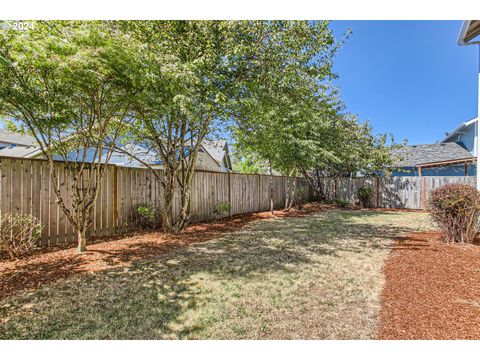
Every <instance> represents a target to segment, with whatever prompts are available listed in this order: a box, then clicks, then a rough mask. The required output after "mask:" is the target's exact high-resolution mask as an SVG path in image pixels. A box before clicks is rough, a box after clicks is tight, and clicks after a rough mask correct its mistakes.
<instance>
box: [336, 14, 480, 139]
mask: <svg viewBox="0 0 480 360" xmlns="http://www.w3.org/2000/svg"><path fill="white" fill-rule="evenodd" d="M461 24H462V22H461V21H332V22H331V23H330V27H331V29H332V30H333V31H334V35H335V37H337V38H340V37H341V36H342V34H343V33H344V32H345V31H346V30H347V29H348V28H350V29H351V30H352V34H351V36H350V38H349V39H348V40H347V41H346V43H345V45H344V46H343V48H342V49H340V52H339V54H338V55H337V57H336V59H335V63H334V70H335V72H337V73H338V75H339V79H338V80H336V81H335V83H336V84H337V85H338V86H339V87H340V90H341V93H342V97H343V99H344V100H345V102H346V105H347V109H348V111H350V112H352V113H354V114H357V115H358V116H359V118H360V119H361V120H369V121H370V122H371V124H372V125H373V127H374V129H375V132H382V133H383V132H391V133H393V134H394V136H395V140H396V141H401V140H403V139H407V140H408V143H409V144H424V143H433V142H435V141H436V140H440V139H441V138H443V136H444V134H445V132H446V131H451V130H453V129H454V128H455V127H456V126H457V125H458V124H460V123H461V122H462V121H466V120H469V119H471V118H474V117H476V116H477V86H478V85H477V78H478V75H477V69H478V46H458V45H457V44H456V41H457V36H458V33H459V31H460V27H461Z"/></svg>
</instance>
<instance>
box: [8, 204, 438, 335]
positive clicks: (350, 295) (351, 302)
mask: <svg viewBox="0 0 480 360" xmlns="http://www.w3.org/2000/svg"><path fill="white" fill-rule="evenodd" d="M429 226H430V225H429V222H428V220H427V215H426V214H422V213H407V212H404V213H386V212H385V213H380V212H367V211H327V212H321V213H317V214H313V215H309V216H306V217H298V218H294V217H290V218H282V219H275V220H263V221H259V222H255V223H252V224H250V225H248V226H247V227H245V228H243V229H242V230H241V231H238V232H235V233H231V234H228V235H226V236H225V237H224V238H221V239H217V240H212V241H209V242H206V243H201V244H196V245H192V246H188V247H184V248H181V249H178V250H177V251H175V252H173V253H171V254H169V255H165V256H161V257H158V258H155V259H153V260H149V261H146V262H141V263H137V264H135V265H133V266H130V267H126V268H120V269H115V270H109V271H105V272H100V273H96V274H93V275H87V276H85V275H84V276H81V277H77V278H74V279H70V280H67V281H63V282H60V283H57V284H56V285H53V286H48V287H44V288H41V289H38V290H36V291H33V292H30V293H24V294H20V295H17V296H13V297H10V298H7V299H5V300H4V301H2V302H0V319H1V320H0V338H3V339H13V338H15V339H18V338H20V339H25V338H26V339H177V338H187V339H190V338H194V339H203V338H213V339H245V338H248V339H264V338H274V339H291V338H296V339H310V338H320V339H348V338H350V339H351V338H353V339H365V338H370V337H372V336H373V335H374V332H375V329H376V325H377V318H378V310H379V294H380V291H381V288H382V285H383V281H384V280H383V276H382V273H381V267H382V265H383V263H384V261H385V259H386V257H387V255H388V252H389V246H390V244H391V241H392V240H391V239H392V238H393V237H395V236H396V235H398V234H400V233H403V232H407V231H420V230H424V229H426V228H428V227H429Z"/></svg>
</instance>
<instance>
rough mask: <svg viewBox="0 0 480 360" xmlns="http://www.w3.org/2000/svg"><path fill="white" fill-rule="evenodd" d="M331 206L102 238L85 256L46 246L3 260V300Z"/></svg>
mask: <svg viewBox="0 0 480 360" xmlns="http://www.w3.org/2000/svg"><path fill="white" fill-rule="evenodd" d="M328 208H331V206H328V205H321V204H315V203H310V204H306V205H305V206H303V208H302V209H301V210H297V209H292V210H291V211H290V212H285V211H275V212H274V214H273V215H272V214H271V213H270V212H262V213H254V214H245V215H239V216H234V217H231V218H228V219H223V220H220V221H216V222H211V223H199V224H194V225H192V226H189V227H188V228H187V229H186V230H185V231H183V232H182V233H180V234H165V233H161V232H150V233H143V234H133V235H130V236H125V237H117V238H113V239H112V238H110V241H105V239H98V240H96V241H95V240H94V241H93V243H91V244H89V245H88V246H87V248H88V250H87V251H86V252H85V253H83V254H81V255H79V254H77V253H76V250H75V249H74V248H73V247H74V246H75V244H71V245H69V248H63V249H62V248H60V249H59V248H56V249H52V248H47V249H42V250H40V251H38V252H37V253H36V254H32V256H30V257H27V258H23V259H18V260H15V261H10V260H7V259H3V260H2V259H0V300H2V299H4V298H6V297H8V296H10V295H12V294H14V293H16V292H18V291H21V290H32V289H35V288H37V287H40V286H43V285H46V284H49V283H53V282H55V281H58V280H61V279H66V278H69V277H72V276H75V275H79V274H82V273H92V272H96V271H101V270H105V269H109V268H114V267H121V266H128V265H129V264H131V263H132V262H134V261H138V260H142V259H148V258H152V257H155V256H158V255H161V254H165V253H168V252H171V251H173V250H174V249H176V248H178V247H180V246H186V245H188V244H192V243H198V242H203V241H207V240H211V239H214V238H217V237H220V236H222V235H223V234H225V233H228V232H232V231H235V230H238V229H240V228H241V227H243V226H245V225H246V224H248V223H250V222H252V221H255V220H260V219H268V218H278V217H288V216H305V215H308V214H310V213H313V212H318V211H322V210H325V209H328Z"/></svg>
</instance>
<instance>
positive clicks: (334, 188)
mask: <svg viewBox="0 0 480 360" xmlns="http://www.w3.org/2000/svg"><path fill="white" fill-rule="evenodd" d="M333 198H334V199H336V198H337V178H335V179H334V181H333Z"/></svg>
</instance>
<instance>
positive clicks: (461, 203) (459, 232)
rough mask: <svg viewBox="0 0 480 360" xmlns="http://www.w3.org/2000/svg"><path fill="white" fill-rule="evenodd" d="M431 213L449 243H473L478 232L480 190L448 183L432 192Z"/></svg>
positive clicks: (429, 204)
mask: <svg viewBox="0 0 480 360" xmlns="http://www.w3.org/2000/svg"><path fill="white" fill-rule="evenodd" d="M428 206H429V210H430V214H431V216H432V218H433V220H434V221H435V223H436V224H437V225H438V227H439V228H440V229H441V230H442V233H443V236H444V240H445V241H446V242H447V243H456V242H457V243H471V242H473V240H474V239H475V236H476V235H477V233H478V230H479V228H478V216H479V215H480V192H478V191H477V190H476V189H475V188H473V187H472V186H470V185H464V184H448V185H445V186H442V187H439V188H437V189H435V190H433V191H432V192H430V199H429V203H428Z"/></svg>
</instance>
